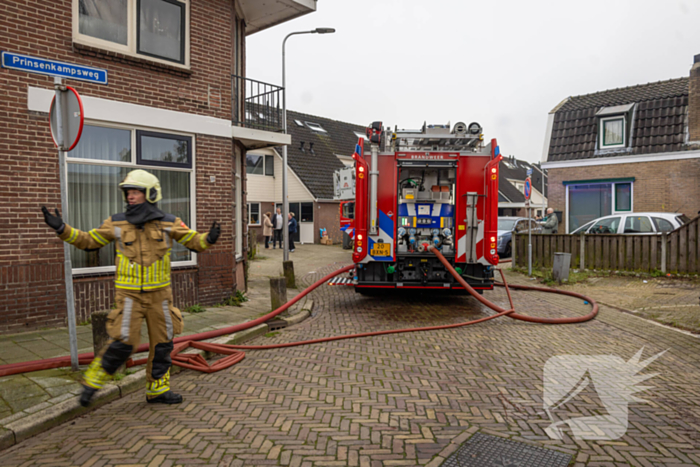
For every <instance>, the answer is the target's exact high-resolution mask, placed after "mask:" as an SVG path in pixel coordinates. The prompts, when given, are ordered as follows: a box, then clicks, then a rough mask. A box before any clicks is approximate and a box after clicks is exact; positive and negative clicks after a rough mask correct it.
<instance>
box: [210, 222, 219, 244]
mask: <svg viewBox="0 0 700 467" xmlns="http://www.w3.org/2000/svg"><path fill="white" fill-rule="evenodd" d="M219 235H221V224H219V223H218V222H216V221H214V223H213V224H212V225H211V229H209V234H208V235H207V243H208V244H210V245H213V244H214V243H216V241H217V240H218V239H219Z"/></svg>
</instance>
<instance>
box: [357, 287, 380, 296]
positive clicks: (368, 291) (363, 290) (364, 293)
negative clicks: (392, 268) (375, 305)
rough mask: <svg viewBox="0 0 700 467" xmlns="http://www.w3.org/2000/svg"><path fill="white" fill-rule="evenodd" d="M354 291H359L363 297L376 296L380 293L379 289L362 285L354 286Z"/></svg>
mask: <svg viewBox="0 0 700 467" xmlns="http://www.w3.org/2000/svg"><path fill="white" fill-rule="evenodd" d="M355 292H357V293H359V294H360V295H362V296H365V297H378V296H379V294H380V291H379V290H376V289H366V288H363V287H355Z"/></svg>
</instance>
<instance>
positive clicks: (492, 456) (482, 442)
mask: <svg viewBox="0 0 700 467" xmlns="http://www.w3.org/2000/svg"><path fill="white" fill-rule="evenodd" d="M570 462H571V456H570V455H569V454H564V453H561V452H557V451H552V450H551V449H544V448H540V447H536V446H530V445H529V444H525V443H519V442H517V441H511V440H509V439H503V438H499V437H497V436H489V435H485V434H482V433H476V434H475V435H474V436H472V437H471V438H469V441H467V442H466V443H464V444H462V445H461V446H460V447H459V449H458V450H457V452H455V453H454V454H452V455H451V456H450V457H448V458H447V460H445V462H443V463H442V467H489V466H493V467H566V466H567V465H569V463H570Z"/></svg>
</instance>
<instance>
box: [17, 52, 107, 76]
mask: <svg viewBox="0 0 700 467" xmlns="http://www.w3.org/2000/svg"><path fill="white" fill-rule="evenodd" d="M12 64H13V65H19V66H25V67H29V68H34V69H35V70H45V71H53V72H56V73H64V74H66V75H71V76H85V77H89V78H94V79H98V78H99V77H100V74H99V73H98V72H96V71H92V70H81V69H79V68H75V67H70V66H63V65H56V64H55V63H44V62H39V61H36V60H27V59H26V58H20V57H12Z"/></svg>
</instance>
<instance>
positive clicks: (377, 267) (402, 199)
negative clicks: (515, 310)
mask: <svg viewBox="0 0 700 467" xmlns="http://www.w3.org/2000/svg"><path fill="white" fill-rule="evenodd" d="M367 138H368V140H369V142H370V150H371V154H370V156H369V157H366V156H365V154H364V151H363V148H364V139H363V138H360V140H359V141H358V143H357V145H356V146H355V153H354V154H353V159H354V161H355V167H354V171H355V172H354V174H355V187H354V188H355V190H354V191H355V193H354V198H355V206H354V222H353V227H354V237H355V238H354V244H353V255H352V258H353V261H354V263H355V264H356V267H355V273H354V276H353V279H352V280H351V281H350V280H348V279H346V281H347V282H349V284H348V285H350V284H352V285H354V286H355V290H356V291H357V292H360V293H369V292H372V289H380V288H392V289H394V288H403V289H410V288H413V289H442V290H455V289H461V290H463V288H462V287H461V286H460V285H459V284H458V283H457V281H456V280H455V279H454V278H453V277H452V276H451V275H450V274H449V273H448V272H447V271H446V270H445V267H444V266H443V265H442V264H441V263H440V261H439V260H438V258H437V257H436V256H435V255H434V254H432V253H431V252H430V248H431V247H432V248H437V249H438V250H439V251H440V252H441V253H442V254H443V255H444V256H445V257H446V258H447V259H448V260H449V262H450V263H451V264H452V265H453V267H455V269H456V270H457V271H458V272H459V273H460V275H461V276H462V277H463V278H464V279H465V280H466V281H467V283H469V285H471V286H472V287H474V288H475V289H476V290H478V291H483V290H488V289H492V288H493V266H496V265H497V264H498V252H497V249H496V246H497V245H496V240H497V230H498V166H499V162H500V160H501V159H502V156H501V155H500V151H499V148H498V145H497V143H496V140H495V139H493V140H491V142H490V143H484V140H483V134H482V128H481V126H480V125H479V124H478V123H471V124H470V125H466V124H464V123H461V122H460V123H457V124H456V125H454V127H453V128H452V129H450V125H449V124H447V125H426V124H424V125H423V127H422V129H420V130H398V129H395V130H394V131H393V132H390V130H387V129H386V128H384V127H383V126H382V123H381V122H374V123H372V125H371V126H370V127H369V128H367Z"/></svg>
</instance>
